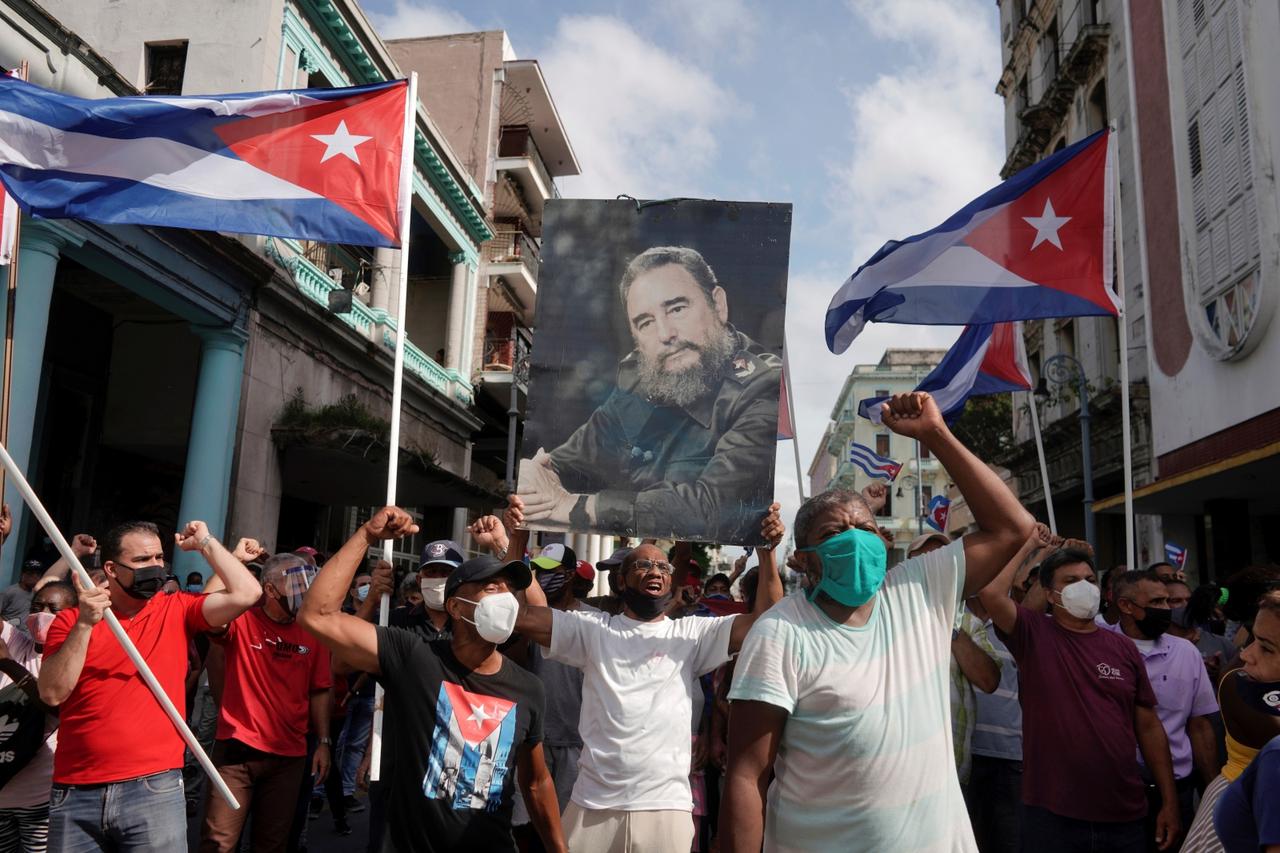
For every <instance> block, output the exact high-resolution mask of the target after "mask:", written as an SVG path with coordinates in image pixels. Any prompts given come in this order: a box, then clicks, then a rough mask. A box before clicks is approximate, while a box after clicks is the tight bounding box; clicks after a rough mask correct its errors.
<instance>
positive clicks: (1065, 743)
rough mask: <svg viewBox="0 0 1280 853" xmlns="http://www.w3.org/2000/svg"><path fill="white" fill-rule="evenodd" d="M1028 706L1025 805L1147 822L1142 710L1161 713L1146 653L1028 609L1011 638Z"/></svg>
mask: <svg viewBox="0 0 1280 853" xmlns="http://www.w3.org/2000/svg"><path fill="white" fill-rule="evenodd" d="M996 630H997V632H998V633H999V635H1000V638H1001V639H1002V640H1004V643H1005V645H1006V646H1008V647H1009V651H1010V652H1012V653H1013V657H1014V660H1016V661H1017V662H1018V698H1019V700H1020V701H1021V702H1022V801H1023V802H1024V803H1026V804H1027V805H1029V806H1038V807H1040V808H1042V809H1047V810H1048V811H1051V812H1053V813H1054V814H1056V815H1061V816H1062V817H1069V818H1074V819H1075V820H1089V821H1111V822H1119V821H1132V820H1141V819H1142V818H1143V816H1144V815H1146V813H1147V795H1146V786H1145V785H1144V784H1143V781H1142V776H1141V774H1140V773H1139V772H1138V762H1136V761H1134V760H1133V756H1134V752H1135V751H1136V750H1137V748H1138V738H1137V735H1136V734H1135V732H1134V726H1133V716H1134V708H1135V706H1137V705H1143V706H1145V707H1148V708H1153V707H1155V704H1156V697H1155V695H1154V694H1153V693H1152V692H1151V683H1150V682H1149V681H1148V680H1147V671H1146V669H1145V668H1144V667H1143V665H1142V658H1141V657H1140V656H1139V655H1138V650H1137V648H1136V647H1135V646H1134V645H1133V643H1131V642H1129V641H1128V640H1127V639H1125V638H1124V637H1118V636H1116V635H1115V634H1113V633H1111V632H1110V631H1092V632H1090V633H1088V634H1078V633H1076V632H1074V631H1068V630H1067V629H1066V628H1063V627H1062V626H1061V625H1059V624H1058V623H1057V622H1055V621H1054V620H1053V617H1052V616H1047V615H1045V614H1043V613H1034V612H1032V611H1030V610H1028V609H1026V608H1025V607H1022V606H1021V605H1019V606H1018V619H1017V621H1016V622H1015V623H1014V627H1013V631H1011V632H1010V633H1009V634H1008V635H1005V634H1004V632H1002V631H1000V630H999V629H998V628H997V629H996Z"/></svg>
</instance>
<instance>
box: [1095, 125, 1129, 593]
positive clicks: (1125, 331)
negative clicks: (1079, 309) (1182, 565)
mask: <svg viewBox="0 0 1280 853" xmlns="http://www.w3.org/2000/svg"><path fill="white" fill-rule="evenodd" d="M1115 135H1116V129H1115V126H1114V125H1112V127H1111V135H1110V138H1109V139H1108V140H1107V172H1108V173H1109V174H1108V175H1107V183H1106V190H1105V192H1106V194H1107V195H1109V196H1111V198H1109V199H1106V201H1108V202H1110V203H1111V210H1112V211H1113V216H1114V217H1115V220H1114V222H1115V226H1114V232H1113V233H1107V229H1106V228H1105V227H1104V228H1103V239H1104V240H1105V241H1106V242H1105V243H1104V245H1103V257H1104V267H1103V269H1104V271H1103V275H1105V274H1106V272H1105V259H1106V254H1107V253H1108V252H1109V251H1110V249H1111V247H1112V246H1114V247H1115V256H1114V258H1113V259H1112V262H1113V264H1114V268H1113V277H1114V281H1115V292H1116V298H1117V302H1118V303H1119V304H1118V308H1119V311H1118V314H1117V317H1116V322H1117V323H1118V324H1119V326H1120V334H1119V339H1120V340H1119V342H1120V431H1121V434H1120V440H1121V452H1122V453H1123V455H1124V552H1125V565H1126V566H1128V567H1129V568H1130V569H1133V568H1135V567H1136V565H1137V564H1136V563H1135V562H1134V561H1135V559H1136V554H1137V552H1136V551H1135V547H1136V545H1137V543H1136V542H1135V541H1134V531H1133V522H1134V518H1133V433H1132V431H1131V429H1132V428H1131V427H1130V425H1129V319H1128V316H1127V314H1126V313H1125V290H1124V217H1123V212H1122V209H1121V204H1120V172H1119V170H1118V169H1117V168H1116V146H1115Z"/></svg>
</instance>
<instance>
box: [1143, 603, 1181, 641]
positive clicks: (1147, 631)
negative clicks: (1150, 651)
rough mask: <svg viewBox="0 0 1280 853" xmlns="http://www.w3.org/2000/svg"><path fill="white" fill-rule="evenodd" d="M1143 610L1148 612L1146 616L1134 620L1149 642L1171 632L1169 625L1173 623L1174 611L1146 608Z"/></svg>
mask: <svg viewBox="0 0 1280 853" xmlns="http://www.w3.org/2000/svg"><path fill="white" fill-rule="evenodd" d="M1143 610H1145V611H1146V613H1145V615H1144V616H1143V617H1142V618H1141V619H1134V620H1133V624H1134V625H1135V626H1136V627H1137V629H1138V632H1139V633H1141V634H1142V636H1144V637H1146V638H1147V639H1148V640H1154V639H1156V638H1158V637H1159V636H1160V635H1161V634H1163V633H1164V632H1165V631H1168V630H1169V624H1170V623H1171V622H1172V621H1173V611H1172V610H1170V609H1169V608H1167V607H1166V608H1164V609H1161V608H1159V607H1144V608H1143Z"/></svg>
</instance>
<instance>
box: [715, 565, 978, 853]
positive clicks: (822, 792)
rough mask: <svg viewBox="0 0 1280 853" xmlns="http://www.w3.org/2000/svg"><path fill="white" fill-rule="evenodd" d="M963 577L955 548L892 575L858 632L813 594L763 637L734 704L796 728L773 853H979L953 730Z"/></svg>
mask: <svg viewBox="0 0 1280 853" xmlns="http://www.w3.org/2000/svg"><path fill="white" fill-rule="evenodd" d="M964 573H965V569H964V545H963V543H962V541H957V542H954V543H952V544H951V545H948V546H947V547H945V548H939V549H938V550H936V551H931V552H929V553H927V554H922V555H921V556H919V557H915V558H912V559H910V560H907V561H905V562H903V563H899V564H898V565H897V566H895V567H894V568H893V569H892V570H891V571H890V572H889V576H888V578H887V579H886V581H885V584H884V586H883V587H882V588H881V589H880V591H879V592H878V593H877V594H876V597H875V599H874V601H875V604H874V606H873V609H872V611H871V617H870V618H869V619H868V620H867V624H866V625H864V626H862V627H860V628H851V627H848V626H845V625H840V624H837V623H836V622H834V621H832V619H831V618H830V617H828V616H827V615H826V614H825V613H824V612H822V610H820V609H819V608H818V607H817V606H815V605H814V604H812V603H810V602H809V600H808V598H806V597H805V596H803V595H792V596H789V597H787V598H786V599H784V600H783V601H781V602H779V603H778V604H776V605H774V606H773V608H772V609H770V610H769V611H768V612H767V613H765V614H764V615H763V616H762V617H760V619H759V621H757V622H756V624H755V625H754V626H752V628H751V633H750V634H748V635H747V639H746V641H745V642H744V643H743V646H742V653H741V654H740V655H739V657H738V664H737V667H736V669H735V672H734V678H733V687H732V688H731V689H730V691H729V698H730V699H731V700H738V699H751V700H755V701H759V702H768V703H769V704H771V705H777V706H779V707H781V708H782V709H783V710H785V711H786V712H787V713H788V714H789V715H790V716H788V717H787V722H786V725H785V727H784V728H783V731H782V741H781V743H780V745H779V747H778V756H777V760H776V761H775V763H774V768H773V769H774V780H773V783H772V784H771V785H770V786H769V795H768V804H767V807H766V810H765V840H764V849H765V850H766V851H799V850H806V851H808V850H822V851H826V850H892V851H895V853H899V851H908V850H910V851H925V850H927V851H951V853H955V851H964V853H970V851H976V850H977V845H976V844H975V843H974V839H973V831H972V829H971V828H970V826H969V817H968V814H967V813H966V811H965V806H964V800H963V798H962V797H961V794H960V783H959V782H958V781H957V779H956V764H955V756H954V754H953V751H952V742H951V721H950V687H949V676H950V660H951V626H952V623H953V622H954V620H955V614H956V608H957V607H958V605H959V602H960V598H961V590H962V589H963V588H964Z"/></svg>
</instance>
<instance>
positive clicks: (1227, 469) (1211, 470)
mask: <svg viewBox="0 0 1280 853" xmlns="http://www.w3.org/2000/svg"><path fill="white" fill-rule="evenodd" d="M1278 482H1280V442H1275V443H1273V444H1268V445H1264V446H1262V447H1258V448H1255V449H1253V450H1248V451H1245V452H1243V453H1237V454H1236V455H1234V456H1229V457H1227V458H1226V459H1220V460H1218V461H1217V462H1211V463H1209V464H1207V465H1201V466H1200V467H1198V468H1192V469H1190V470H1189V471H1183V472H1182V473H1181V474H1176V475H1174V476H1172V477H1169V478H1167V479H1160V480H1156V481H1155V482H1154V483H1149V484H1148V485H1145V486H1142V487H1141V488H1138V489H1135V490H1134V492H1133V511H1134V512H1135V513H1136V514H1138V515H1166V514H1169V515H1200V514H1203V513H1204V511H1205V502H1206V501H1214V500H1218V499H1231V500H1246V501H1249V503H1250V511H1251V512H1255V513H1257V514H1260V515H1271V514H1277V513H1280V489H1277V488H1276V484H1277V483H1278ZM1093 511H1094V512H1107V513H1117V514H1123V513H1124V493H1123V492H1122V493H1120V494H1118V495H1111V496H1110V497H1108V498H1106V499H1105V500H1100V501H1097V502H1096V503H1094V505H1093Z"/></svg>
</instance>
